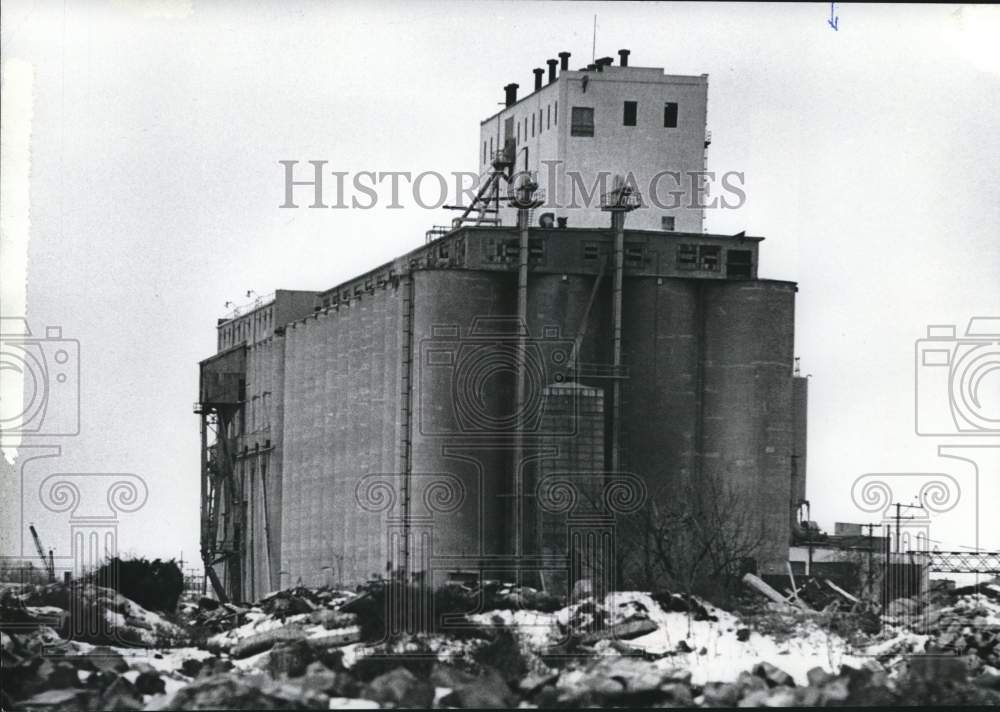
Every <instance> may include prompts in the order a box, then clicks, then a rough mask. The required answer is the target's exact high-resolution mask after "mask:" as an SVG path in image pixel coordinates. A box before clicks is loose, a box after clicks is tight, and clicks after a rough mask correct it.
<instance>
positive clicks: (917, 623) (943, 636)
mask: <svg viewBox="0 0 1000 712" xmlns="http://www.w3.org/2000/svg"><path fill="white" fill-rule="evenodd" d="M883 621H884V622H885V623H886V624H887V625H886V633H885V634H884V635H883V636H882V637H883V638H884V640H883V641H881V642H880V643H879V644H877V645H875V646H873V647H872V649H871V650H872V651H873V652H874V653H875V654H877V655H879V656H881V657H883V658H884V657H889V656H894V655H895V656H898V655H902V654H908V653H920V652H927V653H937V654H939V655H940V654H946V655H952V656H959V657H961V658H962V659H963V660H965V662H966V664H967V666H968V667H969V670H970V671H971V672H973V673H983V674H1000V584H998V583H997V582H992V583H988V584H986V585H983V586H979V587H975V588H972V587H969V588H966V589H956V590H954V591H951V592H942V593H938V594H933V595H931V596H928V597H926V599H925V600H919V599H916V598H901V599H896V600H895V601H892V602H891V603H890V604H889V605H888V606H887V607H886V615H885V616H884V617H883Z"/></svg>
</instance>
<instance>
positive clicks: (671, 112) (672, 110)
mask: <svg viewBox="0 0 1000 712" xmlns="http://www.w3.org/2000/svg"><path fill="white" fill-rule="evenodd" d="M663 128H665V129H675V128H677V103H676V102H673V101H669V102H667V103H666V104H664V105H663Z"/></svg>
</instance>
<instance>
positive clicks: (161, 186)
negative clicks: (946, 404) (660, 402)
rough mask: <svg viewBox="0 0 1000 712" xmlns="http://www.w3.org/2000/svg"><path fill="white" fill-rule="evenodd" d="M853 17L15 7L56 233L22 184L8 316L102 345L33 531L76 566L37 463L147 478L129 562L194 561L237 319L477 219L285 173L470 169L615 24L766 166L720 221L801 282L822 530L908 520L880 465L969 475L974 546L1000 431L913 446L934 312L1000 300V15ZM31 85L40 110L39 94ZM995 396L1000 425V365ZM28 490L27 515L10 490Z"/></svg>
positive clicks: (124, 531)
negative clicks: (439, 229) (346, 199)
mask: <svg viewBox="0 0 1000 712" xmlns="http://www.w3.org/2000/svg"><path fill="white" fill-rule="evenodd" d="M836 12H837V15H838V17H839V19H838V30H837V31H834V30H833V28H832V27H831V26H830V25H829V24H828V22H827V19H828V18H829V15H830V6H829V5H828V4H791V5H787V4H781V5H770V6H769V5H763V4H753V5H750V4H747V5H740V4H729V3H726V4H719V5H712V4H705V5H697V4H694V3H684V4H677V5H672V4H654V3H641V4H635V5H626V4H607V5H606V4H601V3H586V4H562V3H512V2H505V3H485V2H483V3H470V4H458V3H447V2H435V3H425V2H407V3H387V2H386V3H377V4H375V3H349V2H338V3H284V2H272V3H256V4H251V3H222V2H199V1H198V0H192V2H190V3H184V2H171V1H170V0H160V1H159V2H149V3H140V2H125V1H124V0H122V1H118V2H96V1H95V2H68V3H65V5H64V4H63V3H48V2H18V1H12V2H5V3H4V8H3V25H2V37H0V40H2V49H3V69H4V102H5V103H6V104H7V106H5V107H4V111H5V114H4V116H5V119H9V118H10V116H11V115H12V114H11V112H12V111H14V110H15V109H16V110H17V112H18V116H19V117H20V120H21V121H22V122H23V125H22V128H23V127H28V128H30V228H28V235H29V236H30V239H29V241H28V243H27V260H28V261H27V267H26V268H25V267H24V265H23V264H22V263H20V262H19V260H18V259H17V251H16V249H15V248H16V245H17V241H16V237H14V236H13V235H14V231H15V228H16V225H17V224H18V223H16V220H14V218H10V206H11V205H16V201H13V199H12V202H9V203H8V214H7V215H6V216H5V223H4V231H5V232H4V236H3V240H4V241H5V242H4V243H3V247H4V249H5V250H6V252H5V253H4V262H3V265H2V269H3V275H2V276H3V282H4V298H5V302H4V305H2V306H3V308H4V315H5V316H11V315H15V316H16V315H17V314H18V313H19V310H20V309H22V308H23V307H21V306H19V301H18V297H17V291H18V289H19V288H21V285H23V284H24V283H25V281H26V287H27V289H26V292H25V294H26V305H27V307H26V308H27V317H28V319H29V321H30V323H31V325H32V328H33V329H34V331H35V333H36V334H38V333H39V331H41V333H43V334H44V327H45V326H46V325H60V326H62V329H63V336H64V337H67V338H74V339H79V342H80V351H81V374H82V375H81V399H80V404H81V425H82V432H81V434H80V435H79V436H77V437H74V438H68V439H63V440H62V441H60V442H61V444H62V447H63V450H62V455H61V457H59V458H52V459H50V460H46V461H44V467H42V466H39V468H38V469H36V470H35V471H33V472H31V473H28V474H26V479H27V480H29V485H28V486H27V488H26V490H25V495H24V496H25V501H26V502H27V504H26V506H27V507H28V510H27V511H26V513H25V521H28V520H34V521H38V522H40V523H42V524H43V525H44V531H45V534H46V536H47V541H46V545H47V546H54V547H55V548H56V552H57V554H61V553H62V554H65V553H68V550H69V535H68V527H67V526H66V519H65V515H60V516H61V517H62V518H60V517H57V516H55V515H51V514H49V515H47V516H46V515H43V514H42V513H41V511H40V510H39V508H38V507H37V505H33V504H32V502H34V501H35V500H36V499H37V496H36V495H37V487H38V482H39V481H40V479H41V478H42V477H44V475H45V474H47V473H50V472H123V473H135V474H137V475H139V476H141V477H142V478H144V479H145V481H146V482H147V483H148V487H149V499H148V502H147V503H146V505H145V507H144V508H143V509H142V510H141V511H140V512H138V513H136V514H125V515H122V518H121V527H120V530H119V545H120V547H121V548H122V549H124V550H125V551H130V552H133V553H136V554H142V555H148V556H165V557H169V556H178V555H180V553H181V552H182V551H183V553H184V557H185V558H186V559H188V560H193V559H195V558H196V557H197V550H198V477H199V473H198V447H199V443H198V418H197V416H195V415H194V414H192V404H193V403H194V401H195V400H196V399H197V375H198V371H197V364H198V361H199V360H201V359H203V358H205V357H207V356H209V355H211V354H212V353H213V351H214V349H215V329H214V325H215V320H216V318H217V317H219V316H221V315H222V314H223V313H224V312H225V311H226V309H225V308H224V304H225V303H226V302H227V301H229V300H233V301H236V302H242V301H246V299H245V297H244V295H245V293H246V292H247V290H250V289H253V290H256V291H257V292H258V293H261V294H263V293H266V292H270V291H272V290H274V289H275V288H294V289H316V290H318V289H324V288H328V287H330V286H332V285H334V284H336V283H338V282H339V281H341V280H344V279H346V278H348V277H351V276H353V275H354V274H356V273H358V272H360V271H362V270H365V269H368V268H370V267H373V266H375V265H377V264H379V263H382V262H384V261H386V260H388V259H391V258H392V257H394V256H396V255H398V254H399V253H401V252H403V251H405V250H408V249H412V248H413V247H415V246H418V245H420V244H421V243H422V242H423V239H424V237H423V236H424V231H425V230H426V229H428V228H429V227H430V226H431V225H433V224H443V223H445V222H446V221H447V219H449V218H450V217H451V216H450V215H446V214H444V211H427V210H423V209H420V208H419V207H417V206H416V205H415V204H414V202H413V201H412V200H407V199H404V201H403V202H404V205H405V207H404V208H403V209H401V210H387V209H384V208H383V207H381V206H380V207H378V208H376V209H374V210H367V211H366V210H308V209H305V208H303V209H299V210H281V209H279V208H278V206H279V204H280V203H281V202H282V201H283V197H284V194H283V172H282V168H281V166H280V165H279V164H278V161H280V160H300V161H306V160H327V161H329V162H330V169H331V170H333V169H336V170H344V171H358V170H374V171H412V172H413V173H418V172H421V171H425V170H435V171H440V172H442V173H450V172H453V171H474V170H476V168H477V157H478V151H479V146H478V135H479V121H480V119H482V118H485V117H486V116H488V115H491V114H493V113H494V112H495V111H496V110H497V108H498V106H497V103H498V102H500V101H502V100H503V89H502V88H503V86H504V85H505V84H507V83H508V82H512V81H515V82H518V83H519V84H520V85H521V86H522V88H529V87H530V84H531V82H532V74H531V69H532V68H533V67H536V66H545V65H544V60H545V59H547V58H549V57H554V56H555V55H556V53H557V52H559V51H561V50H569V51H571V52H572V53H573V59H572V60H571V66H573V67H574V68H575V67H577V66H581V65H583V64H586V63H588V62H589V61H590V60H591V46H592V41H593V35H592V32H593V18H594V14H595V13H596V14H597V37H596V53H597V56H598V57H600V56H603V55H614V54H615V52H616V50H618V49H619V48H622V47H627V48H630V49H631V50H632V56H631V63H632V64H633V65H635V66H653V67H663V68H665V69H666V70H667V72H668V73H671V74H695V75H698V74H702V73H707V74H708V75H709V105H708V108H709V111H708V125H709V128H710V129H711V131H712V135H713V142H712V145H711V148H710V152H709V168H710V169H711V170H714V171H717V172H720V173H722V172H725V171H730V170H734V171H741V172H743V173H744V174H745V181H746V183H745V188H746V193H747V201H746V203H745V205H744V206H743V207H742V208H740V209H739V210H725V211H723V210H710V211H708V218H707V226H708V229H709V231H710V232H719V233H735V232H738V231H739V230H743V229H746V230H747V231H748V232H749V233H751V234H755V235H763V236H765V237H766V238H767V239H766V241H765V242H764V243H763V245H762V248H761V249H762V258H761V266H760V276H762V277H768V278H776V279H787V280H794V281H797V282H798V283H799V294H798V301H797V305H796V344H797V345H796V350H797V355H798V356H800V357H801V363H802V370H803V372H804V373H809V374H812V378H811V384H810V412H809V460H808V478H809V485H808V497H809V499H810V501H811V502H812V518H813V519H816V520H818V521H819V522H820V524H822V525H823V526H825V527H828V528H832V527H833V523H834V522H835V521H857V522H869V521H876V522H877V521H880V520H881V518H880V516H879V515H878V514H871V513H865V512H861V511H859V510H858V508H857V507H856V506H855V505H854V504H853V503H852V500H851V486H852V483H853V482H854V480H855V479H856V478H857V477H858V476H860V475H862V474H865V473H947V474H950V475H951V476H952V477H953V478H954V479H955V481H956V482H958V483H960V486H961V497H960V501H959V502H958V504H957V505H956V507H955V508H954V509H953V510H952V511H951V512H949V513H948V514H946V515H941V516H940V517H939V518H938V519H936V520H935V521H934V523H933V531H932V537H933V538H935V539H937V540H939V541H941V542H945V543H944V544H942V545H941V546H942V548H945V549H950V548H957V547H958V546H959V545H971V544H973V543H974V542H975V540H976V535H977V534H976V531H975V521H976V519H975V517H974V516H973V514H974V512H975V509H976V505H977V502H976V487H975V478H974V468H973V466H972V465H971V464H969V463H967V462H966V463H963V462H960V461H958V460H955V459H947V458H942V457H939V456H938V451H937V448H938V446H939V445H942V444H947V443H964V444H971V443H973V442H979V443H981V444H985V443H987V442H991V443H994V444H996V443H997V442H998V440H997V439H992V440H989V439H987V440H985V441H984V439H983V438H970V437H958V438H951V439H948V438H934V437H918V436H917V435H916V434H915V432H914V389H915V386H914V370H915V369H914V362H915V361H914V344H915V341H916V340H917V339H919V338H921V337H922V336H923V335H924V333H925V331H926V326H927V325H928V324H955V325H957V326H958V328H959V330H960V331H962V330H964V328H965V325H966V323H967V321H968V319H969V317H971V316H977V315H987V314H991V313H992V314H993V315H997V314H998V313H1000V200H998V197H997V190H998V188H1000V160H998V158H1000V131H998V130H997V117H998V116H1000V52H998V51H997V49H996V47H997V45H996V38H997V37H998V36H1000V10H998V9H997V8H995V7H963V6H955V5H950V6H933V5H920V6H906V5H891V6H868V5H839V4H838V5H837V10H836ZM26 68H27V70H26ZM25 71H27V72H28V74H29V75H30V78H31V84H30V87H29V91H28V93H27V94H23V92H21V94H23V95H24V96H27V97H28V98H29V99H30V102H23V101H22V102H21V103H20V104H18V105H17V106H16V107H14V106H13V105H12V97H15V98H16V95H19V94H18V92H17V91H9V90H10V89H11V86H12V84H11V82H12V81H13V82H14V83H16V84H18V86H19V87H20V88H21V89H23V88H24V86H25V85H24V82H23V77H24V76H25ZM12 76H13V77H14V79H11V77H12ZM18 77H19V78H18ZM28 108H30V115H29V114H28V113H27V109H28ZM26 122H30V123H26ZM5 124H6V125H5V126H4V129H5V132H10V131H14V130H19V129H18V125H15V123H12V122H9V121H5ZM5 137H6V138H5V141H7V140H8V139H9V138H10V135H9V133H5ZM4 152H5V153H4V160H5V166H4V172H5V179H6V180H8V184H7V185H6V188H5V190H12V189H15V188H16V186H12V185H10V180H12V179H11V178H10V175H15V173H10V174H8V169H9V168H10V167H11V166H10V164H8V163H7V161H8V159H13V158H16V152H14V151H13V150H12V149H11V146H10V144H8V143H5V146H4ZM26 155H27V154H26ZM6 195H7V194H5V197H6ZM8 218H10V219H8ZM15 218H16V216H15ZM12 246H13V247H12ZM25 270H26V272H25ZM626 317H627V315H626ZM982 388H983V389H984V391H983V392H984V393H986V394H987V395H988V398H987V400H986V401H985V403H986V405H985V406H984V407H987V408H988V407H992V408H993V411H992V412H993V415H994V417H996V415H997V413H996V407H997V404H998V403H1000V370H994V371H993V372H992V373H991V374H990V375H988V376H987V377H986V378H985V379H984V380H983V382H982ZM963 452H966V453H967V454H968V456H969V457H974V458H975V459H976V460H977V461H978V462H979V463H980V464H979V469H980V475H979V483H978V507H979V511H980V512H981V514H982V515H983V517H984V519H986V521H980V522H979V528H980V531H979V541H980V545H981V546H984V547H986V548H993V549H1000V524H997V522H996V521H992V520H995V517H992V518H990V517H988V516H986V515H987V514H988V512H989V511H993V510H995V509H996V503H997V502H998V501H1000V457H998V456H997V452H998V450H997V449H995V448H994V449H992V450H988V449H984V448H979V449H975V450H965V451H963ZM897 479H898V480H899V481H900V482H901V483H904V482H905V483H908V484H905V485H904V484H900V485H899V488H898V489H896V490H894V492H893V497H894V498H895V499H897V500H899V501H903V502H911V501H913V495H914V494H916V488H915V487H914V486H913V483H914V482H918V479H916V478H909V479H907V478H902V479H899V478H897ZM3 495H4V498H5V501H6V502H7V509H8V511H9V510H10V507H11V503H12V502H15V501H16V493H15V492H14V490H13V487H12V486H11V485H10V480H9V479H8V480H7V481H5V484H4V493H3ZM10 533H11V532H10V531H9V525H8V532H7V534H8V538H7V540H6V544H5V547H6V548H7V549H8V551H7V552H5V553H16V551H12V550H11V547H13V548H14V549H16V548H17V547H18V546H19V543H18V541H17V538H16V537H14V538H13V539H12V538H11V537H10Z"/></svg>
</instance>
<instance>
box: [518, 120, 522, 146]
mask: <svg viewBox="0 0 1000 712" xmlns="http://www.w3.org/2000/svg"><path fill="white" fill-rule="evenodd" d="M517 142H518V143H521V122H520V121H518V122H517Z"/></svg>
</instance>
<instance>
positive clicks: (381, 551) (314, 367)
mask: <svg viewBox="0 0 1000 712" xmlns="http://www.w3.org/2000/svg"><path fill="white" fill-rule="evenodd" d="M397 292H398V287H392V286H389V287H387V288H386V289H381V290H376V291H374V292H373V293H370V294H365V295H363V296H362V297H361V298H360V299H358V300H354V301H352V302H350V304H349V305H341V306H340V307H338V308H337V309H332V310H329V311H328V312H325V313H319V314H317V315H315V316H313V317H307V318H306V319H304V320H301V321H297V322H294V323H292V324H289V325H288V327H287V329H286V332H285V381H284V394H283V401H284V413H283V426H284V442H283V450H284V451H283V454H282V458H283V470H282V489H283V497H282V502H281V511H282V515H281V566H282V570H283V571H285V572H287V578H286V577H284V576H283V577H282V585H288V584H294V583H296V582H297V581H299V580H300V579H301V580H302V582H303V583H305V584H307V585H324V584H335V585H339V584H342V583H346V582H351V581H359V580H364V579H366V578H368V577H370V576H372V575H373V574H384V573H385V567H386V562H387V560H388V556H387V552H386V550H385V545H384V544H385V531H384V526H383V513H381V512H377V511H372V510H371V509H370V508H369V509H365V508H364V507H362V506H361V504H360V503H359V500H358V487H359V484H360V483H361V481H362V479H363V478H364V477H366V476H369V475H381V474H385V475H388V476H391V475H392V474H393V473H394V472H395V471H396V468H397V462H396V446H397V439H398V433H397V416H398V407H399V389H400V373H399V367H400V359H399V349H398V338H399V331H400V310H401V304H402V302H401V300H400V299H399V298H398V294H397Z"/></svg>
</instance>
